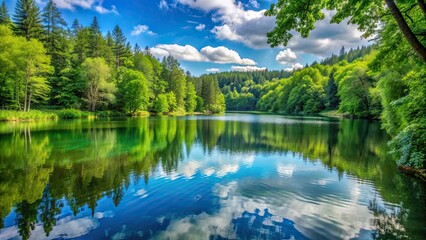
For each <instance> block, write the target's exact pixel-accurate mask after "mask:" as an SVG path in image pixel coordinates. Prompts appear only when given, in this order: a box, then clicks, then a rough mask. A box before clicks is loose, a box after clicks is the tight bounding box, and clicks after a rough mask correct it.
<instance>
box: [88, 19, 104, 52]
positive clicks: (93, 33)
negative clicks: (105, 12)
mask: <svg viewBox="0 0 426 240" xmlns="http://www.w3.org/2000/svg"><path fill="white" fill-rule="evenodd" d="M103 40H104V39H103V37H102V34H101V30H100V28H99V23H98V19H97V18H96V17H94V18H93V21H92V23H91V24H90V37H89V55H90V57H93V58H95V57H100V56H101V50H102V45H103Z"/></svg>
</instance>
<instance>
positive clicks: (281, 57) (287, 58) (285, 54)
mask: <svg viewBox="0 0 426 240" xmlns="http://www.w3.org/2000/svg"><path fill="white" fill-rule="evenodd" d="M275 60H277V62H279V63H280V64H289V63H295V62H296V61H297V55H296V53H295V52H293V51H292V50H291V49H290V48H287V49H285V50H283V51H280V52H279V53H278V55H277V56H276V58H275Z"/></svg>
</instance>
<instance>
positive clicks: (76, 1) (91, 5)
mask: <svg viewBox="0 0 426 240" xmlns="http://www.w3.org/2000/svg"><path fill="white" fill-rule="evenodd" d="M55 3H56V5H57V6H58V8H62V9H69V10H72V11H74V10H75V9H76V7H80V8H83V9H92V10H94V11H96V12H98V13H100V14H108V13H114V14H116V15H119V13H118V10H117V8H116V6H115V5H111V8H110V9H108V8H105V7H104V6H103V3H104V0H55Z"/></svg>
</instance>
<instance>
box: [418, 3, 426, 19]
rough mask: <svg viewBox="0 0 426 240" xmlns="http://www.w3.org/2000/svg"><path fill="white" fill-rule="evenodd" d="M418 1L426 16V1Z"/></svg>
mask: <svg viewBox="0 0 426 240" xmlns="http://www.w3.org/2000/svg"><path fill="white" fill-rule="evenodd" d="M417 2H418V4H419V7H420V9H421V10H422V12H423V15H425V18H426V3H425V1H424V0H417Z"/></svg>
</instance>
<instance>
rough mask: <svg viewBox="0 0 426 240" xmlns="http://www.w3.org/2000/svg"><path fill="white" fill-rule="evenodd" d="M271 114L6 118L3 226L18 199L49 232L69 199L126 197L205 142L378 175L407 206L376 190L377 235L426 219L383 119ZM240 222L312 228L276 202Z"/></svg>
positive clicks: (73, 204)
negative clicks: (390, 154) (290, 118)
mask: <svg viewBox="0 0 426 240" xmlns="http://www.w3.org/2000/svg"><path fill="white" fill-rule="evenodd" d="M268 118H272V117H271V116H269V117H265V119H266V120H265V121H262V122H257V121H239V120H237V119H234V120H228V121H223V120H220V119H215V118H214V117H212V118H206V119H204V118H203V117H199V118H188V119H187V118H181V117H159V118H141V119H125V120H117V121H108V120H84V121H83V120H77V121H59V122H54V121H52V122H46V123H16V124H10V123H7V124H3V125H0V136H1V139H0V149H1V150H0V173H1V174H0V196H1V198H0V219H1V220H2V222H1V226H3V224H4V223H3V219H4V218H5V217H6V216H7V215H9V213H10V212H11V211H12V209H13V208H14V210H13V212H14V213H15V214H16V219H15V224H16V225H17V227H18V228H19V234H20V235H21V236H22V238H23V239H28V238H29V237H30V234H31V231H32V230H33V229H34V227H35V225H36V224H37V223H40V224H41V225H42V226H43V229H44V232H45V235H46V236H49V234H50V233H51V232H52V230H53V229H54V228H55V225H56V224H57V222H56V221H57V219H58V215H60V213H61V212H62V211H63V208H64V206H67V207H69V208H70V209H71V210H72V212H73V214H74V216H76V215H78V214H79V213H80V212H81V211H83V210H84V209H85V208H86V207H88V208H90V209H91V212H92V216H93V215H94V213H95V212H96V208H97V206H98V202H99V200H101V199H103V198H105V197H106V198H109V199H111V201H112V203H113V204H114V206H116V207H117V206H119V205H120V202H121V201H122V199H123V197H124V196H125V195H126V191H127V189H128V187H129V185H130V184H131V183H132V182H139V181H140V180H143V181H144V182H145V183H146V184H148V183H149V179H150V177H151V176H153V174H154V173H155V172H156V171H158V170H159V169H161V170H162V171H164V172H165V173H166V174H172V173H173V172H175V171H176V170H177V169H178V167H179V164H180V163H181V162H182V161H185V160H186V158H187V156H188V155H189V153H190V152H191V149H192V148H193V147H194V146H195V145H196V144H199V145H201V146H202V149H203V151H204V152H205V153H208V152H211V151H212V150H214V149H220V151H224V152H230V153H247V152H256V153H259V154H265V153H277V152H280V153H293V154H297V155H300V156H302V157H303V159H305V161H307V162H319V163H321V164H323V166H325V167H326V168H328V169H329V170H330V171H336V172H337V173H338V174H339V176H340V177H342V175H343V173H346V174H348V175H350V176H353V177H356V178H357V179H359V180H360V181H363V180H368V181H371V182H372V183H373V184H374V186H375V188H376V189H378V191H379V194H380V195H381V196H382V197H383V199H384V200H385V201H386V202H390V203H394V204H395V205H397V206H398V208H395V211H391V212H390V211H389V209H388V208H386V209H382V208H381V206H382V205H378V204H377V203H376V202H375V200H374V199H372V200H371V203H370V205H369V209H370V210H371V211H372V212H373V213H374V216H375V221H374V222H373V223H371V224H372V225H373V228H375V229H377V231H374V232H373V233H371V237H373V238H386V237H392V236H395V234H398V236H404V235H407V236H409V235H410V233H411V232H416V231H418V229H424V227H423V228H422V227H421V226H419V224H421V223H422V222H423V223H424V222H425V221H424V220H425V216H424V208H425V206H424V205H422V204H418V202H421V201H416V203H417V204H413V201H412V199H413V198H415V199H418V198H422V196H424V185H423V184H421V183H417V182H415V180H412V179H407V178H406V177H404V176H402V175H401V174H399V173H398V172H397V171H396V170H395V169H396V167H395V165H394V163H393V162H391V161H389V160H388V159H387V158H386V151H387V148H386V142H387V136H386V134H385V133H384V132H383V131H381V130H380V126H379V124H376V123H368V122H366V121H350V120H343V121H340V122H335V121H332V122H329V121H324V120H321V119H308V121H310V123H306V122H304V121H305V120H300V119H295V120H294V122H291V123H290V124H285V123H280V122H276V121H269V122H268ZM396 209H397V210H396ZM414 222H415V223H417V224H413V223H414ZM419 222H420V223H419ZM232 223H233V226H234V230H235V232H236V234H237V235H238V236H241V237H242V238H252V237H258V236H265V237H271V238H276V237H278V238H282V237H287V236H289V235H288V234H291V235H293V236H294V237H296V238H297V239H304V238H305V236H304V235H303V234H302V233H300V232H298V231H297V229H295V228H294V226H293V224H292V222H291V220H288V219H274V217H273V215H271V214H270V213H269V211H268V210H267V209H266V210H265V213H264V214H263V215H259V212H255V213H249V212H244V213H243V214H242V216H240V217H237V218H235V219H234V220H232ZM259 234H260V235H259Z"/></svg>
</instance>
